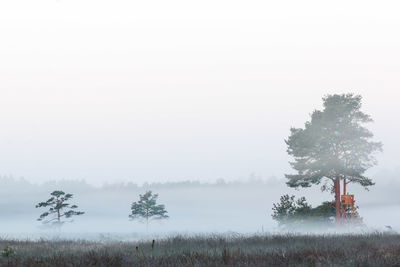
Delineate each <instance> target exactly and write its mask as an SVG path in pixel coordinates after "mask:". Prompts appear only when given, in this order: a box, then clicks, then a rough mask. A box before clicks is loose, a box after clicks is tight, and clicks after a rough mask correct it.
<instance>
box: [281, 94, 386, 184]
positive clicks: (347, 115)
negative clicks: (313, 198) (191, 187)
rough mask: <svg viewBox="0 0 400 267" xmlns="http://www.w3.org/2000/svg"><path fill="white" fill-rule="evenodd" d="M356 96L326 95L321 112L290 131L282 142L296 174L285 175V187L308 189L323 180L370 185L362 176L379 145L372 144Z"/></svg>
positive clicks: (372, 161) (317, 112)
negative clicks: (285, 145)
mask: <svg viewBox="0 0 400 267" xmlns="http://www.w3.org/2000/svg"><path fill="white" fill-rule="evenodd" d="M361 100H362V97H361V96H360V95H354V94H341V95H337V94H335V95H327V96H325V97H324V98H323V110H322V111H320V110H315V111H314V112H313V113H312V114H311V120H310V121H307V122H306V123H305V126H304V128H291V129H290V136H289V138H288V139H287V140H285V142H286V144H287V147H288V149H287V152H288V154H289V155H290V156H292V157H293V158H294V161H293V162H290V164H291V166H292V168H293V169H294V170H296V171H297V174H287V175H286V178H287V179H288V182H287V184H288V186H290V187H309V186H311V185H312V184H319V183H321V181H322V180H323V178H328V179H331V180H335V179H339V180H342V179H344V178H346V180H347V182H348V183H349V182H351V183H358V184H360V185H362V186H364V187H365V188H366V187H368V186H371V185H373V184H374V183H373V182H372V180H371V179H370V178H368V177H366V176H364V173H365V171H366V170H367V169H368V168H370V167H372V166H374V165H375V164H376V159H375V156H374V155H375V152H378V151H381V150H382V144H381V143H379V142H374V141H372V140H371V139H372V137H373V134H372V132H370V131H369V130H368V129H367V128H365V127H364V124H366V123H369V122H372V119H371V117H370V116H369V115H367V114H365V113H363V112H362V111H361V110H360V109H361Z"/></svg>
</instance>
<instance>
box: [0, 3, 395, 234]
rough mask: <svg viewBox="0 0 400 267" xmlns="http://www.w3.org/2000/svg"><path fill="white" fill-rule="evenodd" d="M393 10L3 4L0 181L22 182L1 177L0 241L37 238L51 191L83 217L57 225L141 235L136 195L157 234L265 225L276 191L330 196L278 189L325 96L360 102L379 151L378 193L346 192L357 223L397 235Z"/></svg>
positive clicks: (390, 6) (383, 6) (387, 6)
mask: <svg viewBox="0 0 400 267" xmlns="http://www.w3.org/2000/svg"><path fill="white" fill-rule="evenodd" d="M399 7H400V6H399V4H398V3H397V2H395V1H393V2H390V1H388V2H385V3H379V5H376V3H374V2H370V1H351V2H349V1H335V2H332V3H322V2H321V1H246V4H244V3H242V2H241V1H225V0H223V1H208V0H207V1H201V2H197V3H195V2H190V1H175V0H172V1H158V0H157V1H124V0H118V1H112V2H111V1H105V0H84V1H82V0H79V1H78V0H68V1H67V0H57V1H56V0H39V1H28V0H21V1H1V3H0V126H1V127H0V175H1V176H3V177H4V176H10V175H12V176H14V177H23V178H24V180H21V181H20V182H16V180H14V179H11V180H7V179H3V180H0V181H1V184H0V214H1V219H0V235H18V234H21V233H24V232H26V233H34V232H35V233H40V235H42V234H43V235H45V234H46V233H47V232H46V230H40V229H38V225H40V223H37V222H36V221H35V220H36V218H37V217H38V215H39V214H40V211H39V210H37V209H35V208H34V206H35V204H37V202H39V201H44V200H46V198H47V197H48V195H49V193H50V192H51V191H52V190H55V189H61V190H65V191H66V192H68V193H73V194H75V199H74V200H76V202H77V204H78V205H79V207H81V208H82V209H83V210H84V211H86V212H87V213H86V214H85V215H84V216H81V217H79V218H76V221H75V222H74V223H73V224H70V225H65V226H64V227H63V231H65V232H71V233H72V232H85V233H91V232H92V233H100V232H103V233H107V232H110V233H111V232H112V233H115V232H120V233H124V234H126V233H137V232H143V231H145V226H144V225H143V224H139V223H135V222H129V221H128V214H129V207H130V204H131V203H132V202H133V201H136V200H137V198H138V195H139V194H143V193H144V191H145V190H146V189H152V190H153V191H154V192H155V193H159V195H160V201H161V202H162V203H163V204H165V205H166V207H167V210H168V212H169V215H170V217H171V218H170V219H169V220H167V221H164V222H160V223H158V222H155V223H154V225H152V226H151V227H150V228H151V231H154V232H163V233H165V232H213V231H216V232H224V231H237V232H257V231H274V229H275V227H276V224H275V222H273V221H272V219H271V208H272V203H273V202H277V201H278V200H279V197H280V196H281V195H283V194H285V193H289V194H291V193H293V194H296V195H298V196H303V195H304V196H306V197H307V199H308V201H309V202H311V203H312V204H313V205H317V204H319V203H321V201H325V200H331V199H332V195H330V194H329V193H327V192H324V193H321V192H320V191H319V187H318V186H315V187H312V188H311V189H300V190H299V191H295V190H293V189H290V188H288V187H287V186H286V185H285V182H286V180H285V179H284V174H287V173H293V171H292V170H291V169H290V165H289V164H288V162H289V161H290V160H291V159H290V158H289V156H288V155H287V153H286V149H287V147H286V144H285V142H284V140H285V139H286V138H287V137H288V135H289V133H290V132H289V129H290V127H292V126H294V127H303V125H304V122H305V121H306V120H308V119H309V115H310V114H311V113H312V111H313V110H315V109H320V108H321V103H322V101H321V98H322V97H323V96H324V95H326V94H333V93H338V94H339V93H355V94H361V95H362V96H363V101H362V102H363V108H362V110H363V111H364V112H365V113H367V114H370V115H371V116H372V118H373V119H374V121H375V122H374V123H371V124H369V125H368V126H367V127H368V128H369V129H370V130H371V131H372V132H373V133H374V134H375V138H374V139H375V140H376V141H381V142H382V143H383V145H384V146H383V150H384V151H383V153H381V154H379V155H377V159H378V161H379V165H378V166H377V167H374V168H372V169H371V170H369V171H368V175H369V176H371V177H372V178H373V179H374V181H375V182H376V186H373V187H371V189H370V191H369V192H367V191H365V190H363V189H361V188H359V187H358V186H354V187H353V186H349V192H351V193H355V194H356V201H357V205H358V206H359V207H360V214H361V216H362V217H364V221H365V223H366V224H367V225H368V226H370V227H371V228H374V227H375V228H379V229H381V228H384V227H385V225H391V226H392V227H393V228H396V227H397V229H400V223H398V222H399V221H400V217H399V215H398V212H397V211H398V210H399V208H400V198H399V194H398V192H400V190H399V189H400V180H399V179H398V177H399V174H400V164H399V162H398V154H399V151H400V139H399V138H398V136H400V124H399V123H397V121H396V119H397V116H398V115H399V114H400V105H399V104H398V102H399V99H400V91H399V88H400V75H399V73H400V49H399V45H400V35H399V34H396V32H398V29H399V28H400V16H398V10H399V9H398V8H399ZM250 173H256V175H257V176H259V177H261V180H262V182H257V181H252V182H248V181H247V180H248V177H249V174H250ZM268 177H274V178H268ZM218 179H224V180H225V181H227V182H228V183H227V184H216V185H210V184H212V183H214V182H215V181H217V180H218ZM70 180H73V181H83V182H79V183H78V182H65V181H70ZM7 181H8V184H7ZM17 181H19V178H18V179H17ZM49 181H57V182H49ZM179 181H198V182H199V183H200V184H197V183H194V184H190V183H189V184H187V183H184V182H183V183H174V182H179ZM105 183H107V184H109V185H115V184H117V185H118V184H122V183H125V186H120V187H118V186H109V187H107V186H102V185H103V184H105ZM129 183H130V184H129ZM145 183H147V185H146V184H145ZM157 183H163V184H159V185H157ZM207 183H208V184H207ZM133 184H139V185H142V184H145V185H143V187H137V186H134V185H133Z"/></svg>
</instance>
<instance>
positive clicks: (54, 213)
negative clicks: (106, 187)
mask: <svg viewBox="0 0 400 267" xmlns="http://www.w3.org/2000/svg"><path fill="white" fill-rule="evenodd" d="M50 195H51V197H50V198H49V199H48V200H47V201H45V202H40V203H39V204H37V205H36V208H42V207H45V208H47V207H48V208H49V209H48V211H46V212H44V213H42V214H41V215H40V217H39V219H37V220H38V221H42V222H43V223H45V224H48V223H52V224H57V225H61V224H62V223H64V222H63V221H62V219H63V218H71V217H72V216H78V215H82V214H84V212H82V211H76V209H77V208H78V206H77V205H71V204H69V203H67V201H68V200H70V199H72V197H73V195H72V194H66V193H64V192H63V191H60V190H56V191H53V192H52V193H51V194H50ZM49 217H50V218H49Z"/></svg>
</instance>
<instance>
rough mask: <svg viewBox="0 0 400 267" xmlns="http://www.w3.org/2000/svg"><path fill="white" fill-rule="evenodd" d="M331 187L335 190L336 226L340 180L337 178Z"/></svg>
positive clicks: (338, 215)
mask: <svg viewBox="0 0 400 267" xmlns="http://www.w3.org/2000/svg"><path fill="white" fill-rule="evenodd" d="M333 186H334V190H335V210H336V217H335V222H336V225H338V224H339V222H340V179H339V178H336V180H335V181H334V184H333Z"/></svg>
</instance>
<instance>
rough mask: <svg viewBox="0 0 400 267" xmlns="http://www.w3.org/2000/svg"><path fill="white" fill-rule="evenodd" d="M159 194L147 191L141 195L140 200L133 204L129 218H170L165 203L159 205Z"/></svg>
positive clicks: (147, 219)
mask: <svg viewBox="0 0 400 267" xmlns="http://www.w3.org/2000/svg"><path fill="white" fill-rule="evenodd" d="M157 198H158V194H153V193H152V192H151V191H147V192H146V193H145V194H144V195H139V201H138V202H133V203H132V205H131V214H130V215H129V218H131V219H132V220H134V219H146V222H148V221H149V220H159V219H166V218H168V215H167V211H166V210H165V206H164V205H157Z"/></svg>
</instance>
